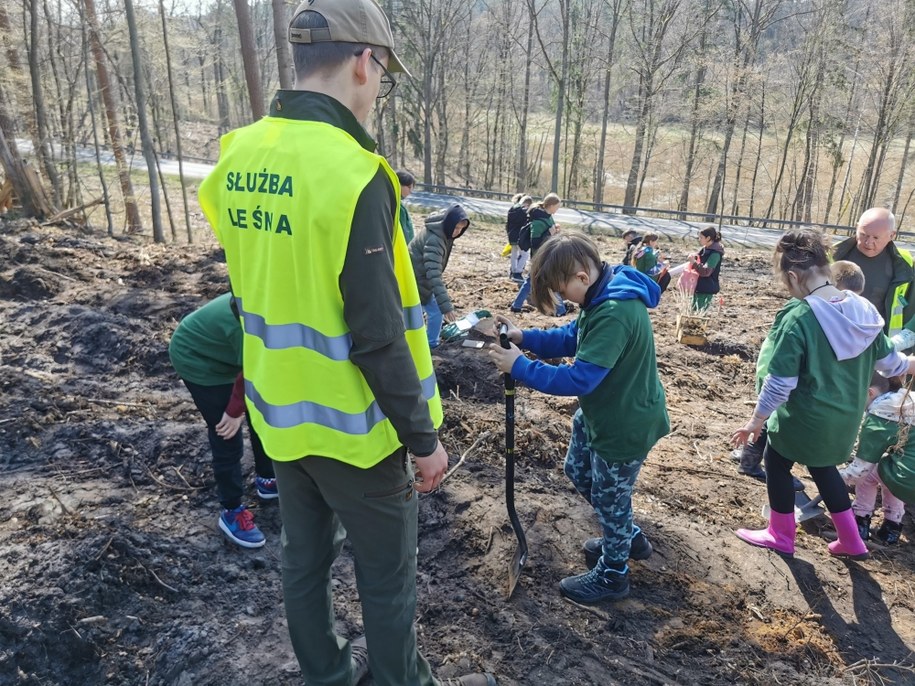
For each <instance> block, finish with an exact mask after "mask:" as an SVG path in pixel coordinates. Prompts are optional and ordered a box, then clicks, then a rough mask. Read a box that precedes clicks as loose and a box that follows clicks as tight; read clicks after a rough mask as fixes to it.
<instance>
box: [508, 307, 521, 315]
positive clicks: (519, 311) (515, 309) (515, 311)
mask: <svg viewBox="0 0 915 686" xmlns="http://www.w3.org/2000/svg"><path fill="white" fill-rule="evenodd" d="M508 309H510V310H511V311H512V312H514V313H515V314H521V313H522V312H524V309H523V308H520V307H509V308H508Z"/></svg>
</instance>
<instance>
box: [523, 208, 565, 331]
mask: <svg viewBox="0 0 915 686" xmlns="http://www.w3.org/2000/svg"><path fill="white" fill-rule="evenodd" d="M561 205H562V199H561V198H560V197H559V196H558V195H556V194H555V193H547V195H546V196H544V198H543V200H541V201H540V202H538V203H537V204H536V205H534V206H533V207H532V208H531V210H530V212H529V213H528V216H529V218H530V222H529V223H528V224H527V225H526V226H524V227H523V228H522V229H521V234H520V236H519V237H518V246H519V247H520V248H521V249H526V250H530V253H531V258H532V259H533V257H534V255H536V254H537V250H539V248H540V246H541V245H543V243H544V242H545V241H546V240H547V239H548V238H549V237H550V236H553V235H555V234H556V233H558V231H559V227H558V226H557V225H556V221H555V220H554V219H553V215H554V214H556V211H557V210H558V209H559V207H560V206H561ZM530 292H531V277H530V275H528V277H527V278H526V279H525V280H524V283H523V284H521V289H520V290H519V291H518V295H517V296H516V297H515V300H514V302H513V303H512V304H511V311H512V312H516V313H517V312H521V309H522V307H523V306H524V303H525V302H526V301H527V297H528V295H530ZM565 313H566V306H565V303H564V302H563V301H562V299H561V298H558V299H557V300H556V303H555V307H554V309H553V312H551V314H553V315H554V316H556V317H561V316H563V315H564V314H565Z"/></svg>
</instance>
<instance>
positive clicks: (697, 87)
mask: <svg viewBox="0 0 915 686" xmlns="http://www.w3.org/2000/svg"><path fill="white" fill-rule="evenodd" d="M705 41H706V32H705V31H703V32H702V38H701V40H700V42H699V55H700V59H703V58H704V55H705ZM705 71H706V69H705V64H704V62H703V63H702V64H700V65H699V67H698V68H697V69H696V78H695V80H694V81H693V104H692V107H691V108H690V117H689V120H690V124H689V143H687V147H686V169H685V170H684V171H683V186H682V187H681V188H680V202H679V203H678V204H677V209H678V210H680V211H681V212H686V211H688V210H689V187H690V184H691V182H692V178H693V165H695V163H696V148H697V145H696V139H697V138H698V135H699V100H700V96H701V95H702V84H703V83H704V82H705Z"/></svg>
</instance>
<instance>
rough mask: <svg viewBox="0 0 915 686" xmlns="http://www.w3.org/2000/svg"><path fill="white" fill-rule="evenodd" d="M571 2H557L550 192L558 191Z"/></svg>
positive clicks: (565, 0)
mask: <svg viewBox="0 0 915 686" xmlns="http://www.w3.org/2000/svg"><path fill="white" fill-rule="evenodd" d="M571 2H572V0H559V3H560V7H561V9H562V67H561V75H560V77H559V82H558V83H557V84H556V89H557V92H556V127H555V129H554V130H553V171H552V174H551V176H550V190H551V191H552V192H554V193H557V192H558V191H559V145H560V143H561V140H560V138H561V137H562V112H563V110H564V109H565V104H566V103H565V99H566V80H567V79H568V78H569V5H570V4H571Z"/></svg>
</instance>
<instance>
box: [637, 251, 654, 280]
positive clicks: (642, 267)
mask: <svg viewBox="0 0 915 686" xmlns="http://www.w3.org/2000/svg"><path fill="white" fill-rule="evenodd" d="M657 265H658V251H657V250H655V249H654V248H651V247H649V246H645V247H644V248H643V249H642V250H640V251H639V253H637V257H636V258H635V268H636V269H638V270H639V271H640V272H642V273H643V274H651V271H652V270H653V269H654V268H655V267H656V266H657Z"/></svg>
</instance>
